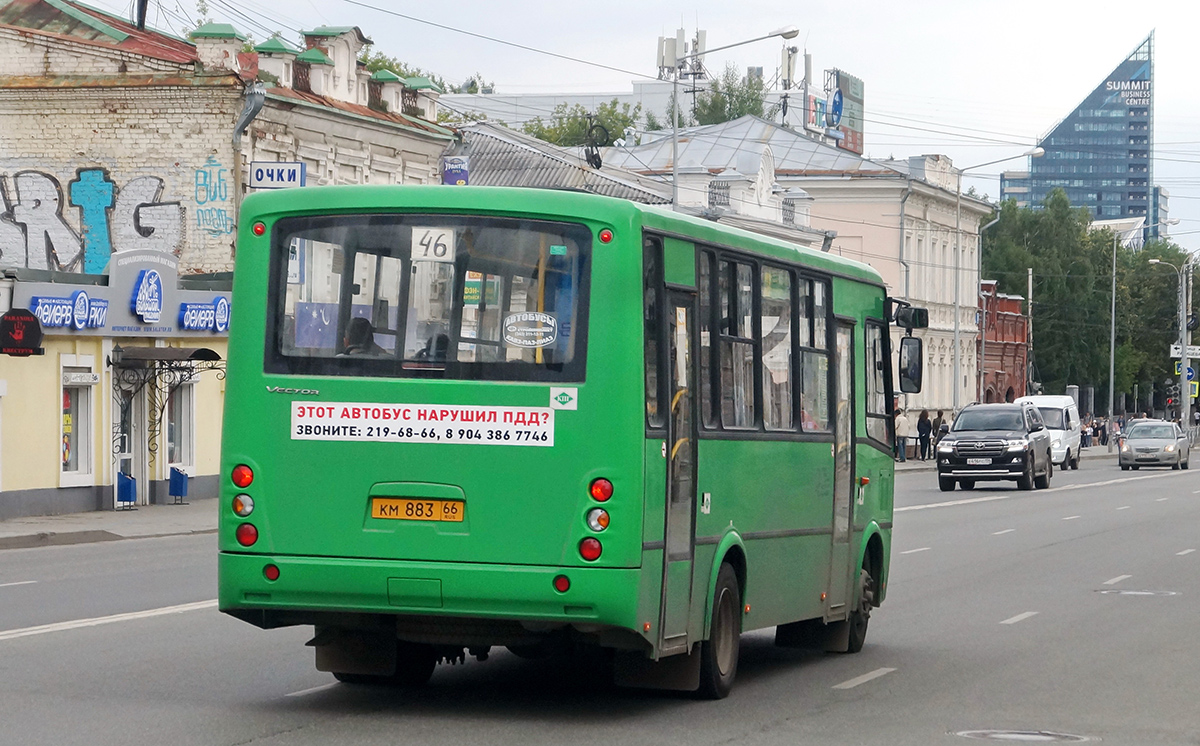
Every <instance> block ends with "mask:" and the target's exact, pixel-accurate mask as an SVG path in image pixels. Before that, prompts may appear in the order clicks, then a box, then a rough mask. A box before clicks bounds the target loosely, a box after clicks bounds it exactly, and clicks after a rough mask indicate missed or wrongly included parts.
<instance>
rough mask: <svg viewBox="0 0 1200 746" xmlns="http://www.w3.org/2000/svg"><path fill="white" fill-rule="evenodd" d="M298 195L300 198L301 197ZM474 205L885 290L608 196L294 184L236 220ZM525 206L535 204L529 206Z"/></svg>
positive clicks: (771, 243)
mask: <svg viewBox="0 0 1200 746" xmlns="http://www.w3.org/2000/svg"><path fill="white" fill-rule="evenodd" d="M301 197H302V198H301ZM480 200H484V201H486V202H488V206H487V208H486V210H483V212H493V211H494V212H497V213H502V214H515V215H545V214H552V215H561V216H569V215H591V216H596V215H597V214H598V213H600V212H602V211H610V212H611V213H612V217H611V218H610V219H613V220H614V222H618V221H620V222H623V221H629V222H634V221H635V220H636V221H637V222H640V223H641V224H642V225H643V226H644V227H647V228H650V229H656V230H660V231H663V232H666V233H674V234H678V235H681V236H689V237H693V238H695V239H696V240H698V241H700V242H705V243H713V244H717V245H733V246H734V247H737V246H745V245H746V244H748V243H749V244H753V246H752V248H753V249H754V250H756V251H760V252H762V253H764V254H766V255H769V256H773V257H776V258H779V259H785V260H789V261H801V262H803V263H805V264H807V265H809V266H812V267H814V268H816V269H822V270H825V271H827V272H833V273H837V274H840V275H843V276H847V277H850V278H852V279H856V280H860V281H863V282H867V283H870V284H872V285H878V286H880V287H883V286H884V283H883V278H882V277H881V276H880V274H879V273H878V272H877V271H875V269H874V268H873V267H871V266H870V265H867V264H863V263H861V262H856V261H854V260H852V259H846V258H844V257H840V256H836V255H833V254H828V253H825V252H822V251H815V250H813V249H809V248H806V247H804V246H800V245H799V244H795V243H792V242H790V241H784V240H782V239H778V238H773V237H771V236H766V235H762V234H759V233H753V232H751V231H747V230H743V229H741V228H734V227H731V226H727V225H721V224H719V223H714V222H712V221H709V220H704V219H702V218H697V217H693V216H691V215H686V214H683V213H678V212H674V211H672V210H671V209H670V208H667V207H660V206H656V205H646V204H641V203H637V202H631V201H629V200H624V199H618V198H615V197H605V196H602V195H597V194H589V193H586V192H577V191H570V190H560V189H531V188H524V187H486V186H478V187H475V186H473V187H467V188H462V187H450V186H442V185H432V186H423V185H390V186H374V185H340V186H320V187H300V188H292V189H275V190H271V191H262V192H255V193H253V194H250V195H248V196H247V197H246V200H245V202H244V203H243V207H242V209H243V215H255V214H259V213H273V212H286V213H289V214H296V213H310V214H327V213H330V212H363V211H365V210H374V209H400V208H403V209H405V210H414V209H416V210H470V211H471V212H480V207H479V205H480ZM531 205H533V206H535V208H534V209H531Z"/></svg>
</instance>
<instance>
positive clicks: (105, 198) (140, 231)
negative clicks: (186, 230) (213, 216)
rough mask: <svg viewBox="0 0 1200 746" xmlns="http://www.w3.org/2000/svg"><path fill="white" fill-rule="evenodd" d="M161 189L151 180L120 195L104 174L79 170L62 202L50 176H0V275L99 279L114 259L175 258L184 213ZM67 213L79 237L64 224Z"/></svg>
mask: <svg viewBox="0 0 1200 746" xmlns="http://www.w3.org/2000/svg"><path fill="white" fill-rule="evenodd" d="M164 187H165V184H164V182H163V180H162V179H160V178H158V177H157V176H139V177H137V178H134V179H130V180H129V181H128V182H127V183H126V184H125V186H123V187H121V188H120V189H118V188H117V185H116V183H115V182H114V181H113V180H112V178H111V177H110V176H109V174H108V172H107V171H106V170H104V169H102V168H84V169H79V171H77V172H76V174H75V179H74V180H72V181H70V182H68V183H67V189H66V193H65V198H64V191H63V188H62V185H61V184H60V183H59V181H58V179H56V178H55V177H54V176H53V175H51V174H47V173H43V172H41V171H35V170H29V171H18V172H17V173H15V174H12V175H11V176H9V177H7V178H6V177H5V175H4V174H0V267H28V268H30V269H50V270H62V271H68V272H85V273H87V274H99V273H101V272H103V271H104V268H105V266H107V264H108V257H109V255H110V254H112V253H113V252H114V251H126V250H129V249H152V250H155V251H164V252H169V253H177V252H178V251H179V249H180V245H181V244H182V242H183V222H184V219H185V216H184V207H183V205H182V204H180V203H179V202H164V201H162V199H163V190H164ZM72 209H73V210H76V211H77V213H76V214H77V216H78V218H79V230H78V231H77V230H76V229H75V228H73V227H72V226H71V223H70V222H68V221H67V211H68V210H72Z"/></svg>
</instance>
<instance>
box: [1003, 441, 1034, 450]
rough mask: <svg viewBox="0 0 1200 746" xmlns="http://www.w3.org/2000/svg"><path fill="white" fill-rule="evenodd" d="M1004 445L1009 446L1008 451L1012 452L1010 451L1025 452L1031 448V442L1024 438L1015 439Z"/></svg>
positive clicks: (1005, 442)
mask: <svg viewBox="0 0 1200 746" xmlns="http://www.w3.org/2000/svg"><path fill="white" fill-rule="evenodd" d="M1004 444H1005V445H1007V446H1008V450H1010V451H1023V450H1025V449H1026V448H1028V447H1029V441H1028V440H1025V439H1023V438H1014V439H1013V440H1006V441H1004Z"/></svg>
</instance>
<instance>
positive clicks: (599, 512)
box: [587, 508, 608, 533]
mask: <svg viewBox="0 0 1200 746" xmlns="http://www.w3.org/2000/svg"><path fill="white" fill-rule="evenodd" d="M587 525H588V528H590V529H591V530H593V531H596V532H597V533H599V532H600V531H603V530H604V529H606V528H608V511H607V510H605V509H604V508H592V509H591V510H589V511H588V514H587Z"/></svg>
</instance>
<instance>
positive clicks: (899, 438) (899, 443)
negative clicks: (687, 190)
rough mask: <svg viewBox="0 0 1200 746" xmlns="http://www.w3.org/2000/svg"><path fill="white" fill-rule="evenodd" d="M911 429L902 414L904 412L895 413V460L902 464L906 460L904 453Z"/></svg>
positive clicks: (901, 410)
mask: <svg viewBox="0 0 1200 746" xmlns="http://www.w3.org/2000/svg"><path fill="white" fill-rule="evenodd" d="M911 429H912V427H911V426H910V425H909V423H908V417H907V416H906V415H905V414H904V410H903V409H900V410H897V411H896V453H897V456H896V460H897V461H899V462H900V463H902V464H903V463H904V462H905V461H907V460H908V456H907V454H906V453H905V452H906V451H907V450H908V437H909V435H911V434H912V433H911Z"/></svg>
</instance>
